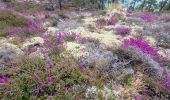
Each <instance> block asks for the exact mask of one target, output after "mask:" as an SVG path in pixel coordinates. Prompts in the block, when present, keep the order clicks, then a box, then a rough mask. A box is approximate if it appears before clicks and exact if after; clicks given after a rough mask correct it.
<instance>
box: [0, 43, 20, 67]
mask: <svg viewBox="0 0 170 100" xmlns="http://www.w3.org/2000/svg"><path fill="white" fill-rule="evenodd" d="M21 54H23V52H22V50H21V49H19V48H18V47H17V46H16V45H14V44H10V43H3V44H0V63H1V64H3V65H10V64H11V63H12V61H13V60H15V59H16V57H18V56H19V55H21Z"/></svg>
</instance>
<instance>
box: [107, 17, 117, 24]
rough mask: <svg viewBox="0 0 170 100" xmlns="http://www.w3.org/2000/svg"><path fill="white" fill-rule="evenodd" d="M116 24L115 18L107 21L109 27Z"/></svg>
mask: <svg viewBox="0 0 170 100" xmlns="http://www.w3.org/2000/svg"><path fill="white" fill-rule="evenodd" d="M117 22H118V21H117V20H116V19H115V18H111V19H109V21H108V24H109V25H116V23H117Z"/></svg>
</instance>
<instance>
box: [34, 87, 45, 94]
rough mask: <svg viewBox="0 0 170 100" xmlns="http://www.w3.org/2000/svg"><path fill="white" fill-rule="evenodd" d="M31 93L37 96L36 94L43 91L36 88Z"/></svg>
mask: <svg viewBox="0 0 170 100" xmlns="http://www.w3.org/2000/svg"><path fill="white" fill-rule="evenodd" d="M33 92H34V93H36V94H38V93H41V92H44V90H42V89H41V88H37V89H34V90H33Z"/></svg>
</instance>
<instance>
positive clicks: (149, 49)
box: [123, 38, 160, 58]
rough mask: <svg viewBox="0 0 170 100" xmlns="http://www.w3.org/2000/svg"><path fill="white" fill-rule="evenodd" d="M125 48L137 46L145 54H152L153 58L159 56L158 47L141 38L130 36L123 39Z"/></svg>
mask: <svg viewBox="0 0 170 100" xmlns="http://www.w3.org/2000/svg"><path fill="white" fill-rule="evenodd" d="M123 46H124V47H125V48H130V49H132V48H136V49H138V50H140V51H142V52H143V53H145V54H148V55H150V56H152V57H153V58H157V57H159V56H160V55H159V53H158V49H157V48H155V47H153V46H151V45H150V44H149V43H148V42H147V41H145V40H142V39H139V38H130V39H125V40H124V41H123Z"/></svg>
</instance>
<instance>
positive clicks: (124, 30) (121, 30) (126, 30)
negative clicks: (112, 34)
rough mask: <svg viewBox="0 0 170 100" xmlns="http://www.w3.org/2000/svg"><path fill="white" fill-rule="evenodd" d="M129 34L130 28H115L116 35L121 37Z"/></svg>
mask: <svg viewBox="0 0 170 100" xmlns="http://www.w3.org/2000/svg"><path fill="white" fill-rule="evenodd" d="M130 32H131V28H129V27H125V26H123V27H118V28H116V33H117V34H119V35H122V36H124V35H127V34H130Z"/></svg>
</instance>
